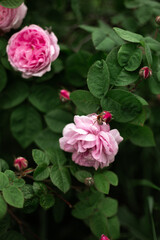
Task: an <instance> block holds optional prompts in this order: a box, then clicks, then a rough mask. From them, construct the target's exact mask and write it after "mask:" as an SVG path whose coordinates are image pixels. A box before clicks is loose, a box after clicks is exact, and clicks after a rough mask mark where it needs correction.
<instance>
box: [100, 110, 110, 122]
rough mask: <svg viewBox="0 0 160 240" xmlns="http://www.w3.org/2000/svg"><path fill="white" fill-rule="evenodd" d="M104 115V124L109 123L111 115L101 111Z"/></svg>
mask: <svg viewBox="0 0 160 240" xmlns="http://www.w3.org/2000/svg"><path fill="white" fill-rule="evenodd" d="M103 113H104V115H103V117H102V118H103V120H104V121H105V123H109V122H110V121H111V119H112V114H111V113H110V112H107V111H103Z"/></svg>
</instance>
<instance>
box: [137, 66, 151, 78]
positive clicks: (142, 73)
mask: <svg viewBox="0 0 160 240" xmlns="http://www.w3.org/2000/svg"><path fill="white" fill-rule="evenodd" d="M139 75H140V76H141V77H143V78H144V79H146V78H149V77H150V76H152V70H151V69H150V68H149V67H143V68H141V69H140V70H139Z"/></svg>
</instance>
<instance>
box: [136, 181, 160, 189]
mask: <svg viewBox="0 0 160 240" xmlns="http://www.w3.org/2000/svg"><path fill="white" fill-rule="evenodd" d="M134 184H135V185H140V186H145V187H150V188H153V189H155V190H158V191H160V187H158V186H157V185H155V184H154V183H152V182H151V181H149V180H147V179H140V180H134Z"/></svg>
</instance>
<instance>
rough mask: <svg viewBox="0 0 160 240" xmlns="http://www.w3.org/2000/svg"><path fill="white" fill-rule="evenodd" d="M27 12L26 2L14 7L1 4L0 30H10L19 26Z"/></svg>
mask: <svg viewBox="0 0 160 240" xmlns="http://www.w3.org/2000/svg"><path fill="white" fill-rule="evenodd" d="M26 13H27V7H26V5H25V4H24V3H22V4H21V5H20V6H19V7H18V8H13V9H12V8H5V7H3V6H0V31H1V32H9V31H10V30H11V28H14V29H17V28H19V27H20V25H21V24H22V21H23V19H24V17H25V16H26Z"/></svg>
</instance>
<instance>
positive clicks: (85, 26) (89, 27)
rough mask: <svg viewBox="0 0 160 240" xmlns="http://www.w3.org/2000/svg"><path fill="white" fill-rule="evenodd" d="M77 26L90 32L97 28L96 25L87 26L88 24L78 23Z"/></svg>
mask: <svg viewBox="0 0 160 240" xmlns="http://www.w3.org/2000/svg"><path fill="white" fill-rule="evenodd" d="M79 27H80V28H81V29H83V30H85V31H87V32H90V33H92V32H94V31H95V30H98V27H93V26H88V25H84V24H82V25H80V26H79Z"/></svg>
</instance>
